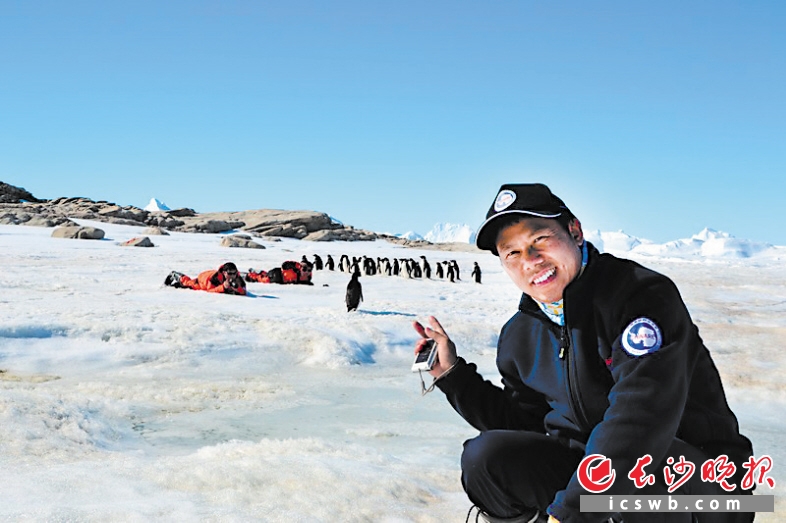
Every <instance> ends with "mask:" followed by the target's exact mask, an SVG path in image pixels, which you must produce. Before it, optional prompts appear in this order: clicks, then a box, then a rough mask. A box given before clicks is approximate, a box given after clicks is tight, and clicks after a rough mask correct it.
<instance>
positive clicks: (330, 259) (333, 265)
mask: <svg viewBox="0 0 786 523" xmlns="http://www.w3.org/2000/svg"><path fill="white" fill-rule="evenodd" d="M325 267H327V270H329V271H334V270H336V262H334V261H333V257H332V256H331V255H329V254H328V255H327V261H326V262H325Z"/></svg>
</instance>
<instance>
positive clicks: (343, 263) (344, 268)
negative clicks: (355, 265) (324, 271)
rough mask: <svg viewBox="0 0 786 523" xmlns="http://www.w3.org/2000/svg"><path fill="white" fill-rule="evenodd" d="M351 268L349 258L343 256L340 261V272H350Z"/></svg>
mask: <svg viewBox="0 0 786 523" xmlns="http://www.w3.org/2000/svg"><path fill="white" fill-rule="evenodd" d="M349 267H350V263H349V256H347V255H346V254H342V255H341V258H340V259H339V261H338V270H340V271H341V272H349Z"/></svg>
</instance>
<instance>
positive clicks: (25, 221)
mask: <svg viewBox="0 0 786 523" xmlns="http://www.w3.org/2000/svg"><path fill="white" fill-rule="evenodd" d="M74 220H92V221H98V222H103V223H114V224H119V225H135V226H144V227H150V228H155V229H158V230H160V231H162V232H164V233H165V234H166V232H165V231H179V232H192V233H213V234H215V233H223V232H229V231H244V232H247V233H249V234H251V235H253V236H256V237H265V238H268V239H269V240H275V239H278V238H297V239H301V240H308V241H370V240H377V239H386V240H389V241H395V242H396V243H400V244H402V245H407V246H413V247H420V248H436V247H434V245H435V244H431V243H428V242H417V244H411V242H410V241H409V240H403V241H399V239H397V238H395V237H393V236H390V235H386V234H378V233H375V232H371V231H365V230H362V229H355V228H354V227H352V226H345V225H343V224H341V223H339V222H336V221H335V220H333V219H332V218H331V217H330V216H329V215H328V214H326V213H322V212H317V211H285V210H277V209H259V210H252V211H239V212H219V213H201V214H200V213H197V212H195V211H194V210H193V209H188V208H183V209H172V210H167V211H163V210H162V211H147V210H144V209H140V208H138V207H133V206H121V205H117V204H115V203H111V202H107V201H93V200H90V199H88V198H81V197H75V198H65V197H63V198H57V199H55V200H38V199H37V198H35V197H34V196H33V195H32V194H30V193H29V192H27V191H25V190H24V189H20V188H18V187H14V186H12V185H8V184H5V183H2V182H0V224H13V225H35V226H41V227H58V226H77V227H78V225H77V223H76V222H75V221H74ZM145 233H146V234H155V233H153V232H151V231H150V229H148V230H147V231H146V232H145ZM410 244H411V245H410ZM443 250H453V249H443Z"/></svg>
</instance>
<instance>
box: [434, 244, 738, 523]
mask: <svg viewBox="0 0 786 523" xmlns="http://www.w3.org/2000/svg"><path fill="white" fill-rule="evenodd" d="M564 312H565V326H564V327H560V326H558V325H556V324H555V323H553V322H552V321H551V320H549V319H548V318H547V317H546V316H545V314H543V312H541V311H540V309H539V308H538V306H537V304H535V302H533V300H532V299H531V298H529V297H528V296H527V295H523V296H522V299H521V302H520V304H519V311H518V312H517V313H516V314H515V315H514V316H513V317H512V318H511V319H510V320H509V321H508V322H507V324H505V326H504V327H503V328H502V331H501V333H500V337H499V342H498V347H497V368H498V369H499V372H500V375H501V376H502V384H503V388H499V387H497V386H495V385H493V384H492V383H490V382H489V381H484V380H483V378H482V377H481V376H480V375H479V374H478V373H477V370H476V366H475V365H474V364H468V363H467V362H466V361H464V360H463V359H462V358H459V361H458V363H457V364H456V367H455V368H454V369H453V371H452V372H450V373H449V374H448V375H446V376H445V377H444V378H442V379H440V380H438V381H437V386H438V387H439V388H440V389H441V390H442V391H443V392H444V393H445V394H446V396H447V398H448V401H449V402H450V403H451V405H452V406H453V407H454V408H455V409H456V411H457V412H458V413H459V414H460V415H461V416H462V417H463V418H464V419H465V420H467V421H468V422H469V423H470V424H471V425H472V426H473V427H475V428H477V429H478V430H480V431H485V430H493V429H513V430H530V431H536V432H540V433H547V434H549V435H550V436H553V437H555V438H558V439H559V441H560V442H562V443H563V444H564V445H566V446H568V447H571V448H578V449H582V450H583V451H584V452H585V454H586V455H590V454H602V455H603V456H605V457H607V458H610V459H611V460H612V464H613V467H614V469H615V470H617V479H616V481H615V483H614V485H613V486H612V487H611V489H609V490H608V491H606V492H605V494H608V495H615V494H616V495H625V494H634V493H635V491H636V488H635V486H634V484H633V482H632V481H630V480H629V479H628V478H627V477H626V476H627V472H628V471H630V470H631V469H632V468H633V467H634V466H635V465H636V460H637V459H638V458H641V457H642V456H644V455H646V454H649V455H650V456H652V458H653V464H652V465H650V467H649V468H648V471H650V472H652V473H654V472H656V470H655V467H656V466H657V465H658V463H660V462H661V461H662V460H663V459H664V458H665V457H666V452H667V450H668V448H669V446H670V445H671V443H672V441H673V440H674V439H675V438H680V439H682V440H684V441H686V442H687V443H690V444H692V445H694V446H696V447H698V448H700V449H702V450H704V451H705V452H706V453H707V454H709V455H710V456H711V457H717V456H719V455H721V454H726V455H727V456H729V458H730V459H732V460H733V461H734V462H735V463H736V465H737V475H736V476H735V478H734V479H735V481H736V482H737V484H738V485H739V481H740V479H741V477H742V474H743V473H744V470H743V469H742V467H741V463H742V462H744V461H746V460H747V458H748V457H749V456H751V455H752V453H753V451H752V446H751V443H750V441H749V440H748V439H747V438H746V437H744V436H742V435H741V434H740V432H739V426H738V423H737V419H736V417H735V416H734V414H733V413H732V411H731V410H730V409H729V406H728V404H727V402H726V396H725V394H724V391H723V386H722V384H721V379H720V375H719V374H718V370H717V368H716V367H715V364H714V363H713V361H712V358H711V357H710V354H709V351H708V350H707V348H706V347H705V346H704V343H703V342H702V340H701V338H700V337H699V333H698V329H697V327H696V326H695V325H694V324H693V322H692V320H691V318H690V315H689V313H688V311H687V309H686V307H685V304H684V303H683V301H682V298H681V297H680V294H679V292H678V291H677V288H676V287H675V285H674V283H673V282H672V281H671V280H670V279H669V278H667V277H665V276H663V275H661V274H658V273H656V272H654V271H651V270H649V269H646V268H644V267H642V266H641V265H639V264H637V263H635V262H632V261H629V260H623V259H619V258H615V257H614V256H612V255H609V254H599V253H598V251H597V250H596V249H595V248H594V247H593V246H592V245H591V244H590V245H589V261H588V264H587V266H586V267H585V269H584V272H583V273H582V274H581V275H580V276H579V277H578V278H576V279H575V280H574V281H573V282H571V284H570V285H568V287H567V289H566V290H565V294H564ZM640 318H646V319H648V320H651V321H652V322H654V324H655V325H657V327H658V328H659V330H660V335H661V341H660V343H659V344H657V343H656V344H655V345H652V343H653V342H654V341H655V340H650V342H649V343H650V347H649V349H647V347H646V345H642V346H641V347H644V351H636V347H633V350H632V351H631V350H630V349H631V344H630V343H628V347H627V349H626V347H625V346H624V344H623V335H624V334H627V335H628V336H629V333H626V329H627V328H628V327H629V326H630V325H631V324H632V323H633V322H634V321H635V320H638V319H640ZM627 330H630V329H627ZM634 334H635V329H634ZM634 341H636V340H634ZM652 348H656V349H657V350H654V351H653V350H651V349H652ZM641 352H644V353H643V354H641V355H634V354H640V353H641ZM632 353H633V354H632ZM696 466H697V468H698V467H700V466H701V464H700V463H697V464H696ZM582 494H588V492H587V491H585V490H584V489H583V488H582V487H581V485H579V483H578V480H577V478H576V475H575V474H574V475H573V477H572V478H571V480H570V482H569V483H568V484H567V485H566V487H565V490H562V491H560V492H559V493H557V495H556V497H555V499H554V501H553V503H552V504H551V505H550V506H549V508H548V512H549V513H550V514H552V515H553V516H554V517H555V518H557V519H558V520H559V521H561V522H562V523H574V522H579V521H593V520H594V519H596V518H600V517H601V514H589V513H582V512H580V511H579V501H580V499H579V496H580V495H582Z"/></svg>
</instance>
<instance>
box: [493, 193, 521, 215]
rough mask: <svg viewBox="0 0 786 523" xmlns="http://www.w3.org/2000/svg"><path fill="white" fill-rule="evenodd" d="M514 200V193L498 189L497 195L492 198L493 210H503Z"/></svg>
mask: <svg viewBox="0 0 786 523" xmlns="http://www.w3.org/2000/svg"><path fill="white" fill-rule="evenodd" d="M514 201H516V193H514V192H513V191H509V190H507V189H505V190H504V191H500V192H499V194H498V195H497V199H496V200H494V210H495V211H497V212H500V211H504V210H505V209H507V208H508V207H510V206H511V205H512V204H513V202H514Z"/></svg>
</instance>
